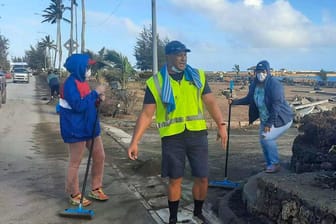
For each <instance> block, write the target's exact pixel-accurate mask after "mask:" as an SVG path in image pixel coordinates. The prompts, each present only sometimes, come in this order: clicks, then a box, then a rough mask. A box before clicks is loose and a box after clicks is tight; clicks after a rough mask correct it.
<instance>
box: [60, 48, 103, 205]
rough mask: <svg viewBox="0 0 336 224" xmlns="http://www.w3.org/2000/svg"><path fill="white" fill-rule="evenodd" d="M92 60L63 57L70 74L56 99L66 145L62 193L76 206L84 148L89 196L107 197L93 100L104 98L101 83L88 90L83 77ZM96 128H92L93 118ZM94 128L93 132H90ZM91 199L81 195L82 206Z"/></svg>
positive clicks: (85, 76)
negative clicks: (87, 151) (88, 156)
mask: <svg viewBox="0 0 336 224" xmlns="http://www.w3.org/2000/svg"><path fill="white" fill-rule="evenodd" d="M94 63H95V61H93V60H91V59H90V58H89V56H88V55H86V54H73V55H71V56H70V57H68V58H67V59H66V62H65V64H64V67H65V68H66V69H67V71H68V72H69V73H70V75H69V77H68V78H67V79H66V80H65V82H64V84H63V86H62V88H61V98H60V102H59V105H60V127H61V136H62V138H63V140H64V142H65V143H67V144H68V148H69V165H68V169H67V177H66V186H65V188H66V192H67V193H68V194H69V199H70V203H71V204H72V205H78V204H79V202H80V198H81V192H80V189H79V179H78V170H79V166H80V163H81V160H82V157H83V154H84V151H85V149H86V148H88V149H89V147H90V146H91V141H92V138H93V137H94V138H95V139H94V145H93V151H92V168H91V175H92V178H91V187H92V190H91V191H90V192H89V195H88V196H89V197H91V198H94V199H96V200H101V201H105V200H107V199H108V196H107V195H106V194H105V193H104V192H103V190H102V182H103V172H104V161H105V152H104V147H103V142H102V139H101V136H100V124H99V117H97V116H98V115H97V109H96V103H97V102H99V101H100V100H102V101H103V100H104V99H105V97H104V92H105V88H106V87H105V86H104V85H98V86H97V87H96V89H95V90H92V91H91V89H90V86H89V84H88V82H87V81H86V79H87V78H88V77H90V75H91V69H90V66H91V65H92V64H94ZM96 119H98V120H97V122H96V127H95V128H94V124H95V121H96ZM94 130H95V133H93V131H94ZM90 204H91V201H90V200H88V199H87V198H85V197H84V199H83V204H82V205H83V206H88V205H90Z"/></svg>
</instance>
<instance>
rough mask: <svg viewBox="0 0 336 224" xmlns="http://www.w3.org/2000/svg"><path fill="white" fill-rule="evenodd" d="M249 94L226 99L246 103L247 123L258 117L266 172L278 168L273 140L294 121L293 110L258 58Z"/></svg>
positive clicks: (279, 85)
mask: <svg viewBox="0 0 336 224" xmlns="http://www.w3.org/2000/svg"><path fill="white" fill-rule="evenodd" d="M254 74H255V77H254V80H253V81H252V83H251V84H250V86H249V91H248V94H247V95H246V96H245V97H243V98H241V99H229V104H230V103H231V104H232V105H249V123H250V124H252V123H253V122H254V121H255V120H257V119H258V118H259V119H260V128H259V139H260V144H261V147H262V150H263V154H264V158H265V160H266V172H267V173H275V172H278V171H279V170H280V160H279V155H278V147H277V142H276V140H277V139H278V138H279V137H280V136H281V135H282V134H283V133H284V132H285V131H286V130H287V129H288V128H290V126H291V125H292V123H293V111H292V109H291V107H290V106H289V104H288V103H287V101H286V99H285V94H284V88H283V86H282V84H281V83H280V81H279V80H277V79H276V78H274V77H273V76H272V75H271V70H270V65H269V63H268V61H266V60H263V61H260V62H259V63H258V64H257V66H256V68H255V72H254Z"/></svg>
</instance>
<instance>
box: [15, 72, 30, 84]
mask: <svg viewBox="0 0 336 224" xmlns="http://www.w3.org/2000/svg"><path fill="white" fill-rule="evenodd" d="M12 74H13V82H14V83H16V82H26V83H29V76H30V75H29V72H28V70H27V69H25V68H14V69H13V71H12Z"/></svg>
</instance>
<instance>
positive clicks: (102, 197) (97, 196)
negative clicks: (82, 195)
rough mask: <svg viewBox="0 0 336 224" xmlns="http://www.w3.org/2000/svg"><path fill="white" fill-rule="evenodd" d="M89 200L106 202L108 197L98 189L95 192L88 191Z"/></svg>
mask: <svg viewBox="0 0 336 224" xmlns="http://www.w3.org/2000/svg"><path fill="white" fill-rule="evenodd" d="M88 196H89V197H90V198H93V199H96V200H98V201H106V200H108V199H109V196H107V195H106V194H105V193H104V191H103V189H102V188H101V187H100V188H98V189H96V190H92V191H90V193H89V195H88Z"/></svg>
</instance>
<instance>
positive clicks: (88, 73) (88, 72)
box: [85, 69, 91, 78]
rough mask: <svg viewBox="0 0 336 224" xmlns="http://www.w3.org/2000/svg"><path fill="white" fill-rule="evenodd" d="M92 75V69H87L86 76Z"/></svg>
mask: <svg viewBox="0 0 336 224" xmlns="http://www.w3.org/2000/svg"><path fill="white" fill-rule="evenodd" d="M90 76H91V69H88V70H86V73H85V78H89V77H90Z"/></svg>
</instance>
